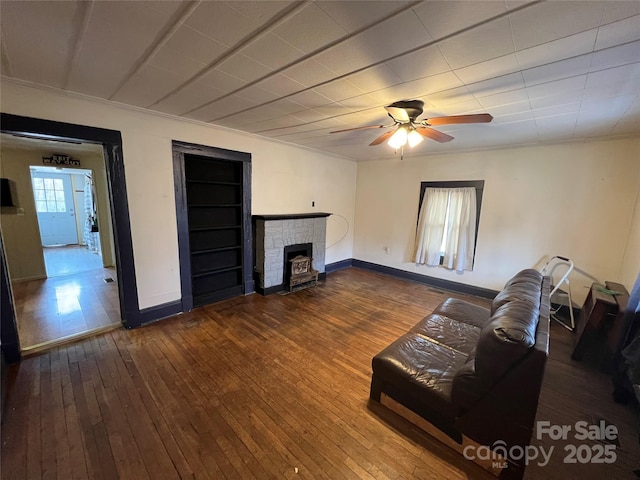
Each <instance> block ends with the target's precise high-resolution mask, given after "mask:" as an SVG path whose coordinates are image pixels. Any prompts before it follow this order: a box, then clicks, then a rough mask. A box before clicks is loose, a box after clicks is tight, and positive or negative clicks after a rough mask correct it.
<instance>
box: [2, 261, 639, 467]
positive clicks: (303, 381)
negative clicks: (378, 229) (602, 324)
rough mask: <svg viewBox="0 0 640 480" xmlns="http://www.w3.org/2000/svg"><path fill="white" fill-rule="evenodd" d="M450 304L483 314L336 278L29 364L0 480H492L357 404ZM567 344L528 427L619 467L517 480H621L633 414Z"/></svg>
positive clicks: (368, 276) (560, 343) (17, 379)
mask: <svg viewBox="0 0 640 480" xmlns="http://www.w3.org/2000/svg"><path fill="white" fill-rule="evenodd" d="M449 296H459V297H463V298H467V299H470V300H471V301H474V302H477V303H478V304H484V305H486V304H487V303H488V302H487V300H483V299H475V298H471V297H464V296H461V295H455V294H450V293H444V292H440V291H436V290H434V289H432V288H429V287H427V286H424V285H419V284H415V283H411V282H407V281H403V280H398V279H394V278H391V277H387V276H384V275H380V274H376V273H373V272H369V271H365V270H360V269H356V268H349V269H345V270H341V271H338V272H333V273H331V274H329V275H328V277H327V280H326V281H325V282H322V283H321V284H320V285H318V286H317V287H315V288H311V289H307V290H301V291H298V292H296V293H293V294H289V295H271V296H268V297H262V296H260V295H257V294H255V295H249V296H246V297H239V298H234V299H231V300H227V301H223V302H219V303H217V304H214V305H210V306H207V307H203V308H199V309H197V310H194V311H193V312H190V313H187V314H184V315H179V316H176V317H174V318H171V319H167V320H163V321H161V322H158V323H155V324H152V325H149V326H147V327H143V328H139V329H136V330H124V329H118V330H114V331H111V332H109V333H106V334H104V335H101V336H98V337H94V338H91V339H88V340H84V341H82V342H78V343H75V344H72V345H68V346H65V347H60V348H56V349H54V350H52V351H49V352H47V353H44V354H41V355H39V356H37V357H32V358H28V359H26V360H25V361H23V362H22V364H20V366H19V367H18V368H15V369H14V370H13V371H12V372H11V373H12V375H13V378H12V385H11V387H10V390H9V395H8V400H7V404H6V406H5V409H4V411H5V412H6V413H5V416H4V418H3V421H2V452H1V453H2V460H1V461H2V465H1V466H2V478H3V479H26V478H28V479H38V478H61V479H72V478H79V479H85V478H97V479H102V478H104V479H114V478H122V479H136V480H137V479H145V478H149V479H165V478H166V479H173V478H176V479H177V478H181V479H185V478H198V479H201V478H202V479H207V478H215V479H222V478H238V479H250V478H256V479H266V478H290V479H292V478H300V479H304V478H308V479H311V478H320V479H323V478H326V479H343V478H380V479H386V478H388V479H464V478H468V479H489V478H494V477H492V476H491V475H490V474H488V473H487V472H485V471H484V470H482V469H481V468H480V467H477V466H476V465H474V464H472V463H471V462H469V461H466V460H464V459H463V458H462V457H460V456H458V454H456V453H455V452H453V451H452V450H450V449H448V448H447V447H445V446H444V445H442V444H440V443H438V442H437V441H435V440H433V439H431V438H430V437H428V436H427V435H426V434H423V433H421V432H420V431H419V430H417V429H416V428H414V427H413V426H412V425H410V424H408V423H407V422H406V421H404V420H403V419H401V418H400V417H398V416H396V415H395V414H393V413H391V412H390V411H388V410H386V409H384V408H383V407H380V406H377V405H369V404H368V395H369V382H370V374H371V366H370V365H371V357H372V356H373V355H374V354H376V353H377V352H378V351H379V350H381V349H382V348H383V347H385V346H386V345H387V344H388V343H389V342H391V341H392V340H394V339H395V338H396V337H398V336H399V335H401V334H402V333H404V332H405V331H406V330H407V329H408V328H410V327H411V326H412V325H413V324H415V323H416V322H417V321H418V320H420V319H421V318H422V317H423V316H424V315H426V314H427V313H428V312H429V311H431V309H433V308H434V307H435V306H436V305H437V304H438V303H439V302H440V301H441V300H443V299H444V298H446V297H449ZM571 340H572V339H571V333H569V332H567V331H566V330H564V329H563V328H562V327H560V326H558V327H557V328H555V327H552V339H551V360H550V362H549V367H548V369H547V375H546V377H545V383H544V387H543V392H542V397H541V405H540V409H539V411H538V419H541V420H548V421H550V422H551V423H553V424H568V423H573V422H575V421H576V419H581V418H605V419H607V420H608V421H609V422H611V423H613V424H615V425H616V426H617V427H618V429H619V430H620V436H619V444H620V445H619V447H617V450H616V452H617V456H618V460H617V461H616V462H615V463H614V464H612V465H582V464H573V465H569V464H563V463H562V456H563V455H564V453H562V455H561V454H560V452H558V454H557V455H555V456H554V457H553V459H552V461H553V463H552V464H551V465H549V466H547V467H539V466H537V465H530V466H529V467H528V469H527V472H526V476H525V478H529V479H543V478H544V479H547V478H549V479H567V478H582V479H591V478H612V479H613V478H615V479H623V478H635V477H634V475H633V473H632V471H631V470H632V469H633V468H640V446H639V445H638V440H637V434H638V425H637V423H636V422H635V420H634V418H635V417H634V413H633V412H632V411H631V409H630V408H629V407H625V406H620V405H617V404H615V403H614V402H613V400H612V398H611V393H610V392H611V388H610V379H609V377H607V376H605V375H602V374H599V373H597V372H594V371H592V370H589V369H588V368H586V367H584V366H582V365H580V364H576V363H574V362H572V361H570V360H569V358H570V345H571ZM538 443H540V441H538V440H536V439H534V441H533V444H534V445H536V444H538ZM547 443H548V442H547Z"/></svg>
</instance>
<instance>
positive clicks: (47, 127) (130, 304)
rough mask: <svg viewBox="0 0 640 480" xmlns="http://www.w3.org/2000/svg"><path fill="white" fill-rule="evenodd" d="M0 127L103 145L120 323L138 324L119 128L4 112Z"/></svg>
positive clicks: (136, 293) (25, 133)
mask: <svg viewBox="0 0 640 480" xmlns="http://www.w3.org/2000/svg"><path fill="white" fill-rule="evenodd" d="M0 127H1V130H2V132H3V133H16V134H20V135H26V136H29V137H38V138H49V139H64V140H70V141H81V142H85V143H96V144H102V145H103V152H104V160H105V168H106V172H107V183H108V185H109V200H110V204H111V215H112V226H113V234H114V244H115V255H116V267H117V268H116V270H117V277H118V290H119V297H120V315H121V318H122V321H123V325H124V326H125V327H127V328H133V327H136V326H138V325H141V318H140V309H139V303H138V288H137V283H136V275H135V267H134V261H133V243H132V240H131V225H130V218H129V203H128V200H127V188H126V181H125V175H124V157H123V149H122V136H121V134H120V132H119V131H116V130H108V129H104V128H97V127H90V126H86V125H75V124H71V123H64V122H56V121H53V120H44V119H40V118H31V117H22V116H19V115H11V114H8V113H2V114H1V120H0Z"/></svg>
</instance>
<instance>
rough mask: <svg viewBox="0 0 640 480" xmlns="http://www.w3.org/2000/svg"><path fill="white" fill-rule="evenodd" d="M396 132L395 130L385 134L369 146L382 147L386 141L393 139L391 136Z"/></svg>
mask: <svg viewBox="0 0 640 480" xmlns="http://www.w3.org/2000/svg"><path fill="white" fill-rule="evenodd" d="M395 132H396V131H395V130H391V131H389V132H384V133H383V134H382V135H380V136H379V137H378V138H376V139H375V140H374V141H373V142H371V143H370V144H369V146H371V147H372V146H374V145H380V144H381V143H382V142H384V141H385V140H386V139H388V138H389V137H391V135H393V134H394V133H395Z"/></svg>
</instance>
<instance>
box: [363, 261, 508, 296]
mask: <svg viewBox="0 0 640 480" xmlns="http://www.w3.org/2000/svg"><path fill="white" fill-rule="evenodd" d="M352 264H353V266H354V267H356V268H363V269H365V270H372V271H374V272H378V273H384V274H386V275H391V276H392V277H396V278H402V279H404V280H411V281H412V282H417V283H422V284H424V285H429V286H431V287H435V288H439V289H441V290H449V291H452V292H457V293H464V294H467V295H474V296H476V297H482V298H489V299H493V298H494V297H495V296H496V295H497V294H498V291H497V290H490V289H488V288H482V287H475V286H473V285H467V284H465V283H459V282H452V281H451V280H444V279H441V278H435V277H430V276H428V275H420V274H419V273H413V272H407V271H405V270H400V269H399V268H393V267H387V266H385V265H378V264H377V263H371V262H365V261H364V260H357V259H355V258H354V259H353V260H352Z"/></svg>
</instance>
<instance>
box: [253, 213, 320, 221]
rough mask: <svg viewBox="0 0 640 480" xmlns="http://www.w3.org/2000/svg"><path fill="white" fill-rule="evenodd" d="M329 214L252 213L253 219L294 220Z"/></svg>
mask: <svg viewBox="0 0 640 480" xmlns="http://www.w3.org/2000/svg"><path fill="white" fill-rule="evenodd" d="M329 215H331V214H330V213H326V212H314V213H281V214H269V215H252V217H253V219H254V220H295V219H299V218H322V217H328V216H329Z"/></svg>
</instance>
